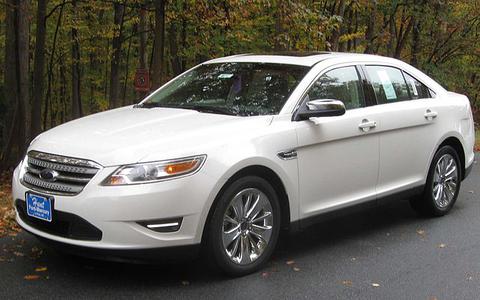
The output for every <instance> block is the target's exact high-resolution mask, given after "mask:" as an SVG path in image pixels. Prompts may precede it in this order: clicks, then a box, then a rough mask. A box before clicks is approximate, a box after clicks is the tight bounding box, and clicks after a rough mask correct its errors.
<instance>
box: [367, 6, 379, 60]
mask: <svg viewBox="0 0 480 300" xmlns="http://www.w3.org/2000/svg"><path fill="white" fill-rule="evenodd" d="M369 12H370V14H369V16H368V23H367V30H366V31H365V40H366V42H367V45H366V46H365V53H368V54H372V53H374V52H375V51H374V47H373V41H374V39H375V24H376V22H375V16H376V14H377V5H376V3H373V4H372V6H371V8H370V9H369Z"/></svg>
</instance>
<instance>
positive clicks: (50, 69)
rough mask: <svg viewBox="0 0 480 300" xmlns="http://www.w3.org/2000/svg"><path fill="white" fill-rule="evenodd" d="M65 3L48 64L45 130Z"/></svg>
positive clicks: (58, 19)
mask: <svg viewBox="0 0 480 300" xmlns="http://www.w3.org/2000/svg"><path fill="white" fill-rule="evenodd" d="M65 1H66V0H63V2H62V6H61V7H60V12H59V13H58V18H57V25H56V26H55V33H54V35H53V43H52V50H51V52H50V61H49V63H48V80H47V94H46V95H45V106H44V111H43V128H44V129H46V128H47V113H48V107H49V105H48V102H49V101H50V96H51V94H52V81H53V59H54V54H55V49H56V48H57V36H58V30H59V29H60V24H61V22H62V15H63V8H64V6H65Z"/></svg>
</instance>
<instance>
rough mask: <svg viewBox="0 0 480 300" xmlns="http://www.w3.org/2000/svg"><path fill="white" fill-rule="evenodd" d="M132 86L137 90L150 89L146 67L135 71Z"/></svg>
mask: <svg viewBox="0 0 480 300" xmlns="http://www.w3.org/2000/svg"><path fill="white" fill-rule="evenodd" d="M134 86H135V90H136V91H137V92H149V91H150V75H149V73H148V70H147V69H137V71H136V72H135V82H134Z"/></svg>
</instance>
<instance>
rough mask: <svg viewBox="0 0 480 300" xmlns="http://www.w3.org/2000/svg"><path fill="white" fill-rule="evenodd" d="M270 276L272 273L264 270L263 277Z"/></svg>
mask: <svg viewBox="0 0 480 300" xmlns="http://www.w3.org/2000/svg"><path fill="white" fill-rule="evenodd" d="M268 276H270V274H269V273H268V272H262V277H263V278H267V277H268Z"/></svg>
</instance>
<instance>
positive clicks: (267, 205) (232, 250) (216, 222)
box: [208, 176, 280, 276]
mask: <svg viewBox="0 0 480 300" xmlns="http://www.w3.org/2000/svg"><path fill="white" fill-rule="evenodd" d="M279 229H280V205H279V202H278V197H277V194H276V193H275V190H274V189H273V187H272V186H271V185H270V184H269V183H268V182H267V181H266V180H265V179H263V178H261V177H257V176H246V177H243V178H240V179H238V180H236V181H234V182H233V183H232V184H230V185H229V186H228V187H227V189H226V190H225V191H224V192H223V193H222V195H221V196H220V198H219V201H218V202H217V205H216V207H215V211H214V213H213V216H212V220H211V223H210V227H209V231H208V240H209V243H208V248H209V250H210V251H209V252H210V253H212V254H213V258H214V261H215V263H216V265H217V266H218V267H219V268H220V269H221V270H222V271H224V272H226V273H228V274H230V275H233V276H240V275H244V274H248V273H251V272H254V271H256V270H258V269H259V268H261V267H262V266H263V265H264V264H265V263H266V262H267V261H268V259H269V258H270V256H271V255H272V253H273V250H274V248H275V245H276V243H277V240H278V235H279V232H280V230H279Z"/></svg>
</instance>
